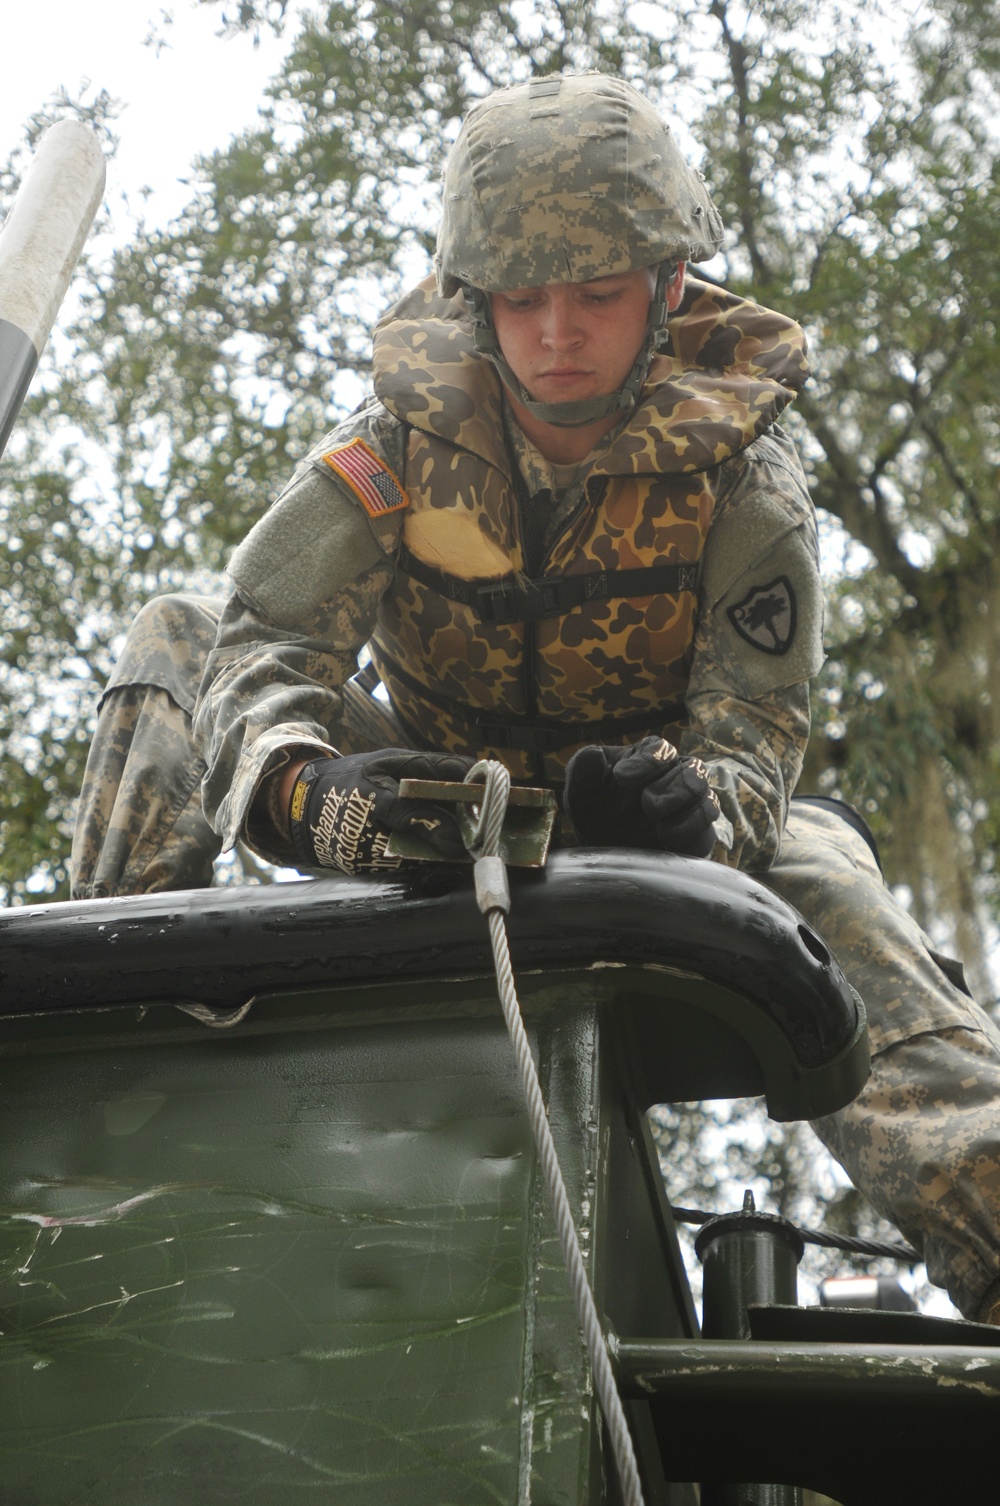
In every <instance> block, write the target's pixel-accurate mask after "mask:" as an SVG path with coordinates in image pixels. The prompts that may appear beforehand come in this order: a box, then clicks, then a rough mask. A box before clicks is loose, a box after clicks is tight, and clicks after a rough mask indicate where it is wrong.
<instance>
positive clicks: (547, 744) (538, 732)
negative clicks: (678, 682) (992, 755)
mask: <svg viewBox="0 0 1000 1506" xmlns="http://www.w3.org/2000/svg"><path fill="white" fill-rule="evenodd" d="M379 660H380V661H381V662H382V663H383V664H384V665H385V667H386V670H387V671H388V673H389V674H390V675H391V677H392V678H393V679H395V680H398V681H399V682H400V684H402V685H403V686H405V688H406V689H407V690H409V691H411V692H412V694H413V695H416V696H419V697H420V698H421V699H422V700H425V701H429V702H430V703H431V705H433V706H438V707H440V708H441V710H443V711H447V712H449V713H450V714H451V715H452V716H454V717H456V718H457V719H458V720H460V721H463V722H467V723H468V724H469V725H470V726H471V727H474V728H475V729H476V733H477V736H478V737H479V739H480V741H481V744H482V745H483V746H485V747H490V748H516V749H518V750H519V751H521V752H524V753H535V754H537V755H539V756H541V755H542V754H544V753H555V752H558V751H559V750H561V749H563V748H571V747H573V746H574V745H575V744H577V743H587V742H602V741H604V740H605V739H608V740H615V741H620V739H621V736H622V734H623V733H630V732H650V731H655V730H659V729H662V728H663V727H668V726H676V724H677V723H682V724H683V723H685V722H686V720H687V708H686V706H685V704H684V702H683V701H667V702H665V703H664V704H663V705H662V706H658V707H657V708H656V709H655V710H654V711H643V712H636V713H633V714H632V715H630V716H617V717H616V716H604V717H599V718H596V719H595V720H593V721H584V722H574V721H563V720H562V719H560V720H559V721H555V720H534V719H532V718H531V717H526V716H514V715H513V714H509V715H508V714H506V713H504V712H502V711H497V710H492V709H490V710H479V709H477V708H476V707H475V706H469V705H468V704H467V703H466V702H464V701H459V700H457V699H455V698H454V697H453V696H448V695H445V694H444V693H443V692H442V691H440V690H431V689H430V688H429V687H428V686H426V685H422V684H421V683H420V681H419V680H417V679H414V677H413V676H412V675H410V674H407V672H406V670H405V669H402V668H401V667H400V665H398V664H396V663H395V661H394V660H392V659H390V658H389V657H388V655H386V654H385V653H384V652H383V651H382V650H381V649H380V650H379ZM394 709H395V711H396V715H397V716H398V717H399V718H400V720H401V721H404V722H405V721H406V715H405V712H403V711H401V710H400V709H399V708H398V707H395V708H394Z"/></svg>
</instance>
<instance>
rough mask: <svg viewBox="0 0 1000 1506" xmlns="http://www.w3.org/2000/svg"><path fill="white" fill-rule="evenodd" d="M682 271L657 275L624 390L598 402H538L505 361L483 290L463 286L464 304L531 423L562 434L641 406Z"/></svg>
mask: <svg viewBox="0 0 1000 1506" xmlns="http://www.w3.org/2000/svg"><path fill="white" fill-rule="evenodd" d="M676 271H677V268H676V266H674V265H673V264H672V263H670V262H660V264H659V266H658V267H657V269H656V286H655V288H654V290H653V297H652V299H651V301H650V305H649V314H648V315H647V318H646V333H645V336H644V337H643V342H642V345H641V346H640V347H639V353H638V355H637V356H636V358H635V361H634V363H633V366H632V370H631V371H630V372H629V374H628V376H627V377H626V378H625V380H624V382H623V383H622V385H621V386H620V387H618V388H616V389H615V391H614V392H605V393H600V394H599V395H598V396H597V397H586V398H581V399H579V400H578V401H576V402H571V403H540V402H537V401H536V400H535V399H534V398H533V397H532V396H531V394H530V393H529V392H528V391H527V389H526V388H525V387H524V386H523V384H522V383H521V382H520V381H519V379H518V378H517V377H516V376H515V375H514V373H513V371H512V370H511V368H510V366H509V365H508V364H507V361H506V360H505V358H504V354H503V351H502V350H501V349H500V342H499V341H498V340H497V337H496V331H495V329H494V328H493V317H492V313H491V310H490V295H489V294H488V293H485V292H483V290H482V288H472V287H469V286H468V285H467V284H466V285H464V286H463V289H462V291H463V293H464V294H465V302H466V305H467V306H468V309H469V312H470V314H471V315H472V321H473V330H474V337H475V342H476V349H477V350H478V351H479V352H480V353H481V354H482V355H484V356H486V358H487V360H489V361H492V363H493V365H494V366H495V367H496V369H497V371H498V372H499V374H500V380H501V381H502V382H503V384H504V386H505V387H506V388H507V391H508V392H510V393H512V394H513V396H514V397H516V398H517V400H518V402H519V403H520V404H521V405H522V407H524V408H526V409H527V410H528V412H529V413H530V414H531V416H532V418H537V419H540V420H541V422H542V423H546V424H554V425H556V427H557V428H560V429H581V428H583V427H584V426H585V425H586V424H592V423H594V422H595V420H597V419H599V418H612V417H614V416H616V415H618V416H621V417H624V415H625V414H626V413H628V412H630V411H631V409H632V408H634V407H635V405H636V403H637V402H638V401H639V394H640V393H641V392H642V389H643V386H644V384H645V381H646V375H647V373H648V371H649V366H650V362H651V361H652V359H653V355H654V353H655V351H656V347H657V344H658V343H659V338H660V334H661V332H662V331H663V329H664V327H665V325H666V322H667V314H668V309H667V288H668V286H669V285H670V283H671V282H672V281H673V278H674V276H675V275H676Z"/></svg>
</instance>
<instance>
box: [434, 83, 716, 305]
mask: <svg viewBox="0 0 1000 1506" xmlns="http://www.w3.org/2000/svg"><path fill="white" fill-rule="evenodd" d="M721 244H722V221H721V219H720V218H719V215H718V213H717V212H716V210H715V208H714V206H713V204H712V201H711V199H710V198H709V196H708V191H707V189H706V188H705V185H704V183H703V181H702V179H701V176H700V175H699V174H698V173H696V172H695V171H694V170H693V169H692V168H690V167H689V166H688V164H687V163H686V162H685V161H684V158H683V157H682V156H681V153H680V150H679V148H678V146H677V143H676V142H675V140H674V138H673V135H672V133H671V130H670V127H669V126H668V125H667V124H666V123H665V122H664V121H663V120H661V118H660V116H659V115H658V114H657V112H656V110H654V108H653V106H652V105H651V104H650V103H649V101H648V100H647V99H644V98H643V96H642V95H641V94H639V93H638V91H637V90H635V89H633V88H632V86H631V85H630V84H627V83H625V82H624V80H622V79H619V78H613V77H611V76H610V75H608V74H604V73H584V74H576V75H573V74H568V75H567V74H563V75H557V76H555V77H552V78H537V79H532V81H531V82H530V83H528V84H519V85H517V86H516V87H515V88H512V89H503V90H501V91H500V92H498V93H496V94H491V95H489V96H488V97H487V98H486V99H483V100H481V101H480V102H479V103H478V104H476V105H473V107H472V109H471V110H470V111H469V114H468V115H467V116H466V119H465V122H464V124H463V126H462V129H461V131H460V132H459V135H458V139H457V141H456V142H455V145H454V147H453V148H452V151H451V155H450V157H449V158H448V164H447V167H446V168H445V176H444V212H443V217H442V221H441V229H440V232H439V235H438V244H437V255H436V257H435V263H436V266H437V275H438V286H439V287H440V289H441V292H442V293H443V294H444V296H445V297H451V296H452V294H454V293H455V292H457V290H458V288H459V286H460V285H461V284H465V285H466V286H469V287H474V288H481V289H482V290H483V291H484V292H488V293H496V292H502V291H504V290H505V289H512V288H537V287H544V286H545V285H546V284H547V283H553V282H590V281H591V280H592V279H594V278H596V277H608V276H614V275H617V274H619V273H622V272H631V271H634V270H635V269H636V268H637V267H650V266H653V265H654V264H655V263H657V262H662V261H671V262H676V261H708V260H710V259H711V258H712V257H713V256H714V255H715V253H716V252H717V251H718V249H719V247H720V245H721Z"/></svg>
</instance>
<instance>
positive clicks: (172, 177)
mask: <svg viewBox="0 0 1000 1506" xmlns="http://www.w3.org/2000/svg"><path fill="white" fill-rule="evenodd" d="M2 9H3V33H2V35H3V55H4V63H5V67H4V82H3V89H2V90H0V159H5V158H6V157H7V156H8V155H9V153H10V152H11V150H12V149H13V148H14V147H15V146H16V145H18V144H19V142H21V141H22V140H23V137H24V130H25V126H26V124H27V121H28V119H29V118H30V116H31V115H32V114H33V113H34V112H35V111H37V110H39V109H41V107H42V106H43V105H45V104H46V102H47V101H49V100H50V99H51V98H52V96H53V95H54V94H55V93H56V91H57V90H58V89H60V88H65V89H66V90H68V91H69V93H70V94H71V95H74V96H75V95H78V94H79V92H80V90H81V86H82V85H89V87H90V90H91V93H92V94H93V93H96V92H99V91H100V90H101V89H106V90H107V91H108V92H109V94H111V95H113V96H114V97H115V98H116V99H118V100H120V101H121V104H122V106H123V109H122V112H121V115H120V116H119V119H118V123H117V133H118V135H119V136H120V138H121V146H120V148H119V152H118V156H117V158H116V160H115V161H114V162H113V163H112V164H111V165H110V169H109V174H108V192H107V199H108V204H109V206H110V208H111V210H112V213H113V215H114V218H115V220H116V222H117V221H124V220H125V219H126V218H127V215H125V214H124V213H123V210H124V205H123V195H126V196H127V202H128V205H129V206H131V207H132V208H133V209H134V211H135V212H138V211H139V210H140V209H142V212H143V213H144V214H145V216H146V218H147V220H154V219H155V220H158V221H163V220H166V219H168V218H169V217H170V216H171V215H172V214H175V213H176V212H177V211H178V210H179V209H180V208H181V207H182V206H183V204H184V203H185V202H186V200H187V197H188V190H187V189H186V188H185V187H184V186H183V184H182V183H181V182H180V181H179V180H180V179H182V178H184V177H185V175H186V169H187V167H188V166H189V164H190V162H191V160H192V159H193V157H194V156H195V154H196V153H197V152H201V151H210V150H211V149H212V148H213V147H216V146H221V145H223V144H224V143H225V142H226V141H228V139H229V138H230V137H231V136H232V135H233V133H234V132H235V131H238V130H239V129H240V128H241V127H242V126H245V125H248V124H250V123H251V122H252V121H253V119H254V116H255V113H256V110H257V106H258V104H259V102H260V100H261V97H262V95H263V91H264V87H265V85H266V84H267V82H268V80H269V78H271V77H272V76H273V74H274V73H276V72H277V70H278V67H279V65H280V62H281V57H282V54H283V50H284V47H285V46H286V45H287V35H286V38H285V39H283V40H281V41H278V40H276V39H275V38H273V37H272V36H271V35H270V34H267V35H266V36H262V38H261V44H260V47H259V48H257V49H255V48H254V46H253V43H252V40H251V39H250V38H249V37H247V36H239V37H237V38H234V39H232V40H229V41H226V40H223V39H222V38H220V37H218V36H217V35H216V33H217V32H218V30H219V25H220V20H219V7H217V6H198V5H196V4H195V3H194V0H164V3H162V4H156V3H154V0H6V3H5V4H4V5H3V8H2ZM171 17H172V21H170V19H169V18H171ZM292 30H294V25H293V27H292ZM151 33H155V34H156V35H158V36H159V37H161V38H162V40H163V42H164V43H165V45H163V46H161V47H160V48H158V49H157V48H156V47H153V46H148V45H145V40H146V38H147V37H149V36H150V34H151ZM147 185H148V186H149V187H151V188H152V189H153V190H154V194H153V197H152V198H151V199H150V200H149V201H148V202H147V204H146V206H145V208H143V206H142V201H141V195H140V190H141V189H142V188H143V187H144V186H147Z"/></svg>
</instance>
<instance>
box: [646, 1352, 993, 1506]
mask: <svg viewBox="0 0 1000 1506" xmlns="http://www.w3.org/2000/svg"><path fill="white" fill-rule="evenodd" d="M970 1327H971V1328H972V1330H973V1332H974V1331H975V1327H976V1325H970ZM617 1365H618V1375H619V1382H620V1385H621V1387H622V1391H623V1394H624V1395H625V1396H633V1397H637V1396H642V1397H644V1398H646V1399H647V1400H648V1401H649V1403H650V1409H651V1414H652V1420H653V1427H654V1430H655V1432H656V1436H657V1439H658V1443H659V1446H660V1448H661V1449H662V1450H663V1451H664V1452H667V1453H669V1457H670V1458H671V1460H672V1462H673V1465H674V1467H675V1468H676V1469H678V1470H680V1471H683V1470H685V1469H689V1468H691V1469H694V1470H695V1471H696V1472H697V1471H698V1470H699V1469H700V1468H701V1466H702V1465H703V1463H704V1461H705V1460H706V1459H711V1460H712V1466H713V1474H714V1476H715V1478H716V1479H721V1480H728V1481H734V1482H736V1481H740V1480H743V1481H746V1480H750V1481H759V1480H763V1481H773V1480H778V1481H784V1482H786V1483H788V1484H795V1485H801V1486H807V1487H809V1488H811V1489H812V1490H815V1491H818V1492H820V1493H822V1494H824V1495H827V1496H829V1497H831V1498H832V1499H833V1500H834V1501H837V1502H840V1503H842V1506H889V1503H895V1502H905V1503H906V1506H942V1503H943V1502H946V1501H953V1500H956V1499H961V1498H962V1495H963V1494H964V1493H965V1492H964V1487H962V1486H960V1485H959V1484H958V1482H960V1481H974V1480H979V1481H980V1482H983V1481H987V1480H989V1479H991V1478H992V1475H993V1472H994V1471H995V1463H996V1417H997V1415H998V1407H1000V1349H997V1348H994V1347H990V1348H985V1347H981V1346H976V1345H968V1346H957V1345H956V1346H939V1345H933V1344H929V1345H924V1344H919V1343H914V1344H891V1343H890V1344H881V1343H867V1344H838V1343H809V1342H794V1343H790V1342H780V1343H779V1342H767V1341H761V1340H749V1341H747V1340H718V1339H716V1340H696V1341H693V1342H689V1341H683V1340H681V1341H667V1342H663V1341H645V1340H635V1341H630V1342H622V1343H621V1344H620V1345H619V1346H618V1349H617ZM978 1489H979V1487H977V1492H976V1493H978Z"/></svg>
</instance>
